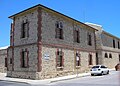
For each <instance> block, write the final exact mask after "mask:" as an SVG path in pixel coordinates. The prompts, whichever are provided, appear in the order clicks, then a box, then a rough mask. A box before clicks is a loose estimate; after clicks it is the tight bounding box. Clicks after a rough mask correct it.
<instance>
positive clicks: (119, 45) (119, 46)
mask: <svg viewBox="0 0 120 86" xmlns="http://www.w3.org/2000/svg"><path fill="white" fill-rule="evenodd" d="M118 49H120V44H119V41H118Z"/></svg>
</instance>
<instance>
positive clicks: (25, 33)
mask: <svg viewBox="0 0 120 86" xmlns="http://www.w3.org/2000/svg"><path fill="white" fill-rule="evenodd" d="M27 37H29V21H28V20H27V19H26V20H25V21H22V24H21V39H24V38H27Z"/></svg>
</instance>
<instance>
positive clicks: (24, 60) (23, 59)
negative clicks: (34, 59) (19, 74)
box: [21, 49, 28, 68]
mask: <svg viewBox="0 0 120 86" xmlns="http://www.w3.org/2000/svg"><path fill="white" fill-rule="evenodd" d="M21 67H22V68H27V67H28V51H27V49H26V50H25V51H23V50H22V52H21Z"/></svg>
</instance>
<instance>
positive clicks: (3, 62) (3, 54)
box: [0, 49, 7, 73]
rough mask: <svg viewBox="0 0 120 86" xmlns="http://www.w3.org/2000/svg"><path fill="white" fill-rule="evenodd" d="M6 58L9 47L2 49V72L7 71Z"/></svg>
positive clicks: (0, 69)
mask: <svg viewBox="0 0 120 86" xmlns="http://www.w3.org/2000/svg"><path fill="white" fill-rule="evenodd" d="M5 58H7V49H1V50H0V72H2V73H4V72H6V71H7V68H6V67H5Z"/></svg>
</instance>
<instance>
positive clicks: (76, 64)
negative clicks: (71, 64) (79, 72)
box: [75, 51, 81, 67]
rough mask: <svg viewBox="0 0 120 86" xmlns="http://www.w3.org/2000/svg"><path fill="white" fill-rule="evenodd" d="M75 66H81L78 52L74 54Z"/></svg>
mask: <svg viewBox="0 0 120 86" xmlns="http://www.w3.org/2000/svg"><path fill="white" fill-rule="evenodd" d="M75 66H76V67H80V66H81V54H80V52H79V51H76V52H75Z"/></svg>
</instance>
